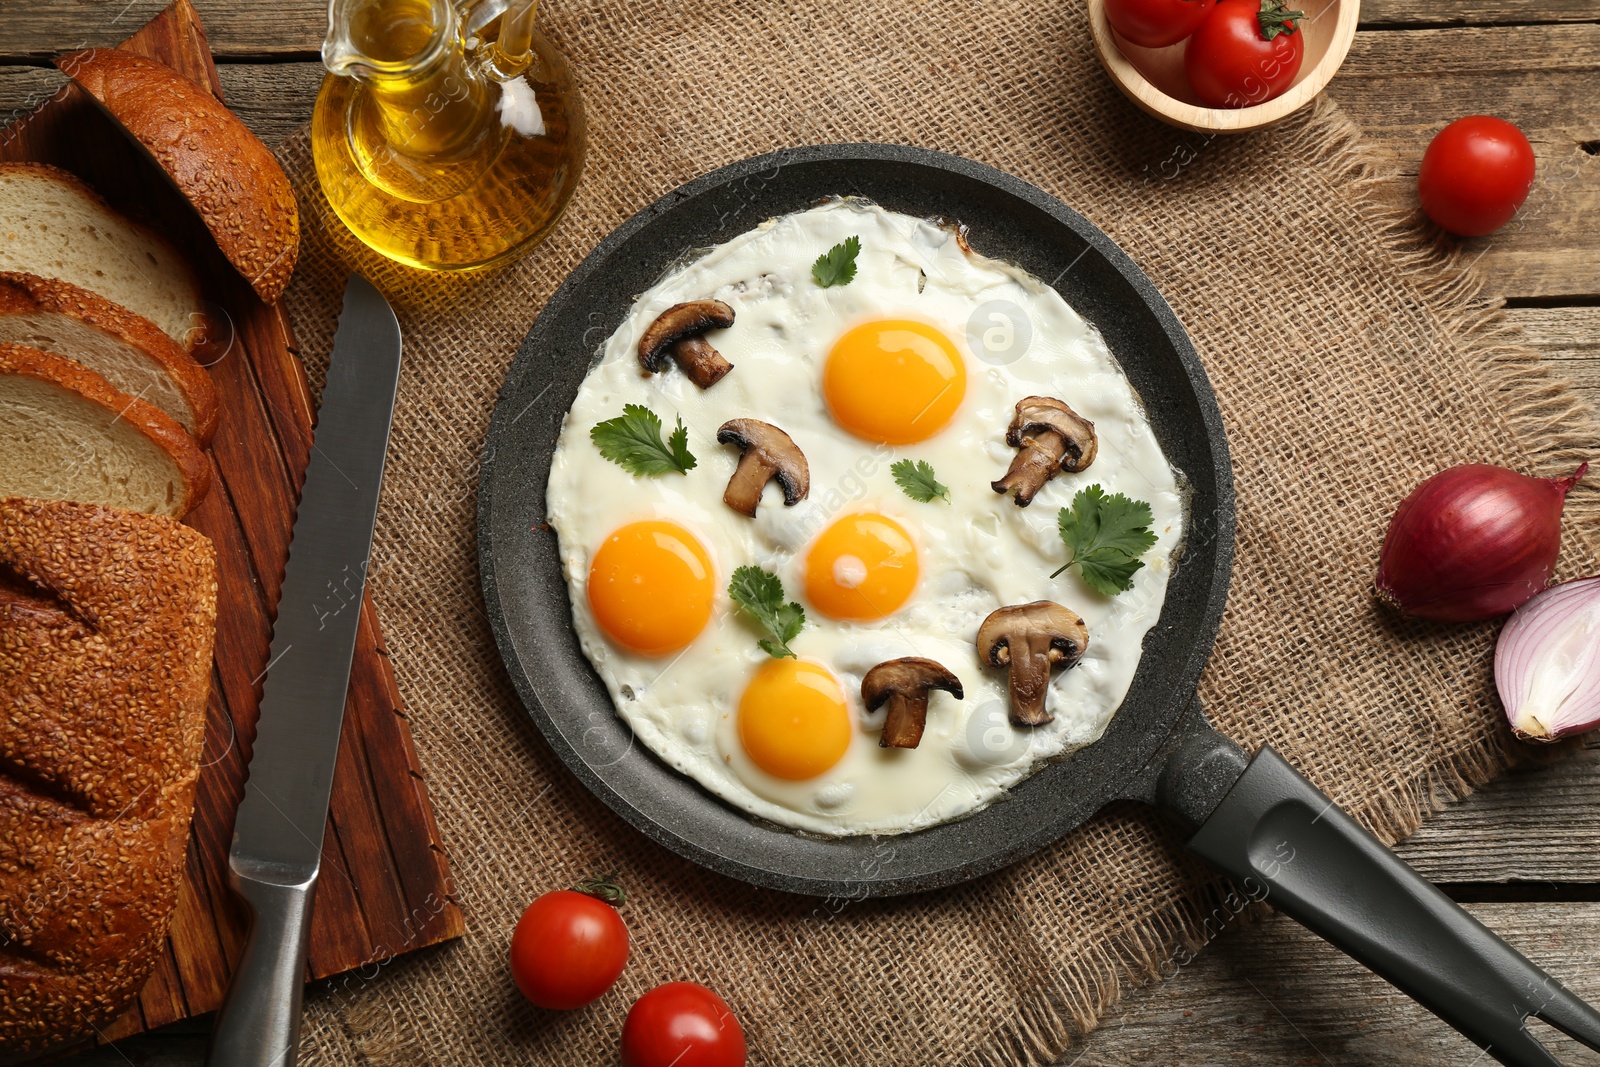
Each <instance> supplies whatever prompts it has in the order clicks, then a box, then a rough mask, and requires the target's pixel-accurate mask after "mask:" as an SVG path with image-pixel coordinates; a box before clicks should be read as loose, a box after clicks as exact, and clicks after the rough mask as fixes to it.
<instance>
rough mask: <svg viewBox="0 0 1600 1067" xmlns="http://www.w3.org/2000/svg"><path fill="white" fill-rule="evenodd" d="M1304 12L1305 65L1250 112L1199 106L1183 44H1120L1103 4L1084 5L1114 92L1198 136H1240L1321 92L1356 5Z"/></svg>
mask: <svg viewBox="0 0 1600 1067" xmlns="http://www.w3.org/2000/svg"><path fill="white" fill-rule="evenodd" d="M1287 6H1288V7H1290V8H1293V9H1295V10H1299V11H1304V12H1305V13H1306V17H1305V19H1304V20H1302V22H1301V24H1300V32H1301V33H1303V34H1305V37H1306V41H1305V60H1304V61H1303V62H1302V63H1301V66H1300V73H1299V74H1298V75H1296V77H1295V80H1294V83H1293V84H1292V85H1290V86H1289V90H1288V92H1286V93H1284V94H1283V95H1282V96H1279V97H1274V98H1273V99H1271V100H1268V101H1265V102H1264V103H1260V104H1253V105H1251V106H1250V107H1240V108H1217V107H1203V106H1202V105H1201V104H1200V102H1199V100H1198V99H1197V98H1196V97H1195V95H1194V92H1193V90H1191V89H1190V88H1189V79H1188V78H1187V77H1186V76H1185V75H1184V73H1183V49H1184V46H1185V45H1187V44H1188V42H1187V41H1179V42H1178V43H1177V44H1175V45H1171V46H1169V47H1167V48H1140V47H1139V46H1138V45H1136V44H1129V43H1128V42H1127V41H1125V40H1123V39H1122V37H1121V36H1120V35H1119V34H1118V33H1117V31H1115V30H1113V29H1112V28H1111V23H1110V22H1109V21H1108V20H1107V19H1106V6H1105V0H1089V27H1090V29H1091V31H1092V32H1093V34H1094V48H1095V51H1096V52H1098V53H1099V55H1100V63H1101V64H1102V65H1103V66H1104V67H1105V68H1106V73H1108V74H1110V75H1111V80H1112V81H1114V82H1116V83H1117V88H1119V89H1121V90H1122V92H1123V94H1124V95H1126V96H1127V98H1128V99H1129V100H1132V101H1133V102H1134V103H1135V104H1138V105H1139V106H1140V107H1141V108H1143V109H1144V110H1145V111H1147V112H1149V113H1150V114H1152V115H1154V116H1155V117H1156V118H1158V119H1160V120H1161V121H1163V122H1166V123H1170V124H1171V125H1173V126H1181V127H1183V128H1184V129H1186V130H1195V131H1197V132H1200V133H1243V132H1245V131H1246V130H1257V129H1260V128H1261V127H1263V126H1270V125H1272V124H1273V123H1274V122H1278V121H1281V120H1282V119H1284V118H1286V117H1288V116H1289V115H1290V114H1292V113H1293V112H1294V111H1296V110H1298V109H1299V108H1301V107H1303V106H1304V105H1305V104H1307V103H1309V102H1310V100H1311V98H1312V97H1314V96H1316V95H1317V94H1318V93H1320V92H1322V90H1323V87H1324V86H1326V85H1327V84H1328V82H1329V80H1330V79H1332V78H1333V75H1334V72H1336V71H1337V70H1338V69H1339V64H1341V63H1343V62H1344V57H1345V54H1346V53H1348V52H1349V51H1350V42H1351V41H1353V40H1355V36H1356V21H1357V19H1358V18H1359V17H1360V15H1361V0H1296V2H1294V3H1290V4H1288V5H1287Z"/></svg>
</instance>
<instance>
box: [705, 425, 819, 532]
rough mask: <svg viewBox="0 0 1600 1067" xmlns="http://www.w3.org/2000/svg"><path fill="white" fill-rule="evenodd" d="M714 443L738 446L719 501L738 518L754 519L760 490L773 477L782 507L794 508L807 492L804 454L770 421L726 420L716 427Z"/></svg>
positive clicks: (808, 483) (808, 478) (808, 476)
mask: <svg viewBox="0 0 1600 1067" xmlns="http://www.w3.org/2000/svg"><path fill="white" fill-rule="evenodd" d="M717 443H718V444H724V445H738V446H739V451H740V453H741V454H740V456H739V466H737V467H736V468H734V471H733V477H732V478H729V479H728V488H727V489H726V490H725V491H724V492H723V494H722V502H723V503H724V504H727V505H728V506H729V507H730V508H732V509H733V510H734V511H737V512H739V513H740V514H741V515H749V516H751V517H754V516H755V513H756V505H758V504H760V503H761V490H763V489H765V488H766V487H767V483H768V482H770V481H771V480H772V479H774V478H776V479H778V485H779V487H780V488H782V489H783V503H784V506H785V507H791V508H792V507H794V506H795V505H796V504H798V503H800V501H802V500H804V499H805V498H806V494H807V493H809V492H811V468H810V467H808V466H807V465H806V454H805V453H804V452H802V451H800V446H799V445H796V444H795V443H794V441H792V440H791V439H790V438H789V435H788V434H786V433H784V432H783V431H782V430H780V429H778V428H777V427H776V426H774V425H772V424H771V423H770V422H760V421H758V420H756V419H729V420H728V421H727V422H725V423H723V424H722V425H721V426H719V427H718V428H717Z"/></svg>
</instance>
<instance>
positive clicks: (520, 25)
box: [311, 0, 585, 270]
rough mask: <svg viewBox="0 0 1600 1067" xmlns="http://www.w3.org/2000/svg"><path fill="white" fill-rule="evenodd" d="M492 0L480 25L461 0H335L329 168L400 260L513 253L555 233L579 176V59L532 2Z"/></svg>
mask: <svg viewBox="0 0 1600 1067" xmlns="http://www.w3.org/2000/svg"><path fill="white" fill-rule="evenodd" d="M494 2H495V0H483V2H482V3H480V5H479V7H478V9H477V11H476V13H475V14H476V15H477V16H480V17H481V16H482V15H484V14H485V13H488V14H490V15H491V16H492V17H491V18H489V19H488V20H487V21H486V22H485V24H484V25H482V26H481V27H478V28H477V29H476V30H473V31H471V32H470V33H469V31H468V30H467V29H466V26H467V20H466V19H465V18H463V13H462V12H461V11H459V10H458V9H457V8H456V7H455V5H454V4H453V3H452V2H451V0H333V3H332V4H331V6H330V11H329V24H330V25H329V32H328V38H327V40H326V41H325V42H324V43H323V46H322V58H323V62H324V64H325V65H326V66H327V68H328V76H327V78H326V79H324V81H323V83H322V90H321V92H320V93H319V95H318V96H317V103H316V108H315V110H314V111H313V113H312V120H311V149H312V156H313V158H314V160H315V163H316V170H317V179H318V181H319V182H320V183H321V185H322V189H323V192H324V194H325V195H326V196H327V198H328V202H329V204H330V205H331V206H332V207H333V210H334V212H335V213H336V214H338V216H339V218H340V219H342V220H343V221H344V223H345V225H347V226H348V227H349V228H350V229H351V231H352V232H354V233H355V234H356V236H357V237H359V238H360V239H361V240H362V241H363V242H365V243H366V244H367V245H369V246H371V247H372V248H374V249H375V250H377V251H378V252H381V253H383V254H384V255H386V256H388V257H390V258H391V259H395V260H398V261H400V262H402V263H406V264H409V265H411V266H414V267H423V268H427V269H430V270H473V269H477V268H482V267H489V266H494V265H496V264H500V263H504V262H506V261H508V260H510V259H512V258H514V257H516V256H518V255H520V254H522V253H524V252H526V251H528V250H529V249H530V248H532V247H533V246H534V245H535V244H536V243H537V242H538V241H539V240H540V239H541V238H542V237H543V236H544V235H545V234H546V233H547V232H548V231H549V229H550V227H551V226H553V225H554V224H555V222H556V220H557V219H558V218H559V217H560V216H561V211H562V209H563V208H565V207H566V204H567V201H568V200H569V199H570V198H571V196H572V191H573V189H574V187H575V186H576V185H577V182H578V176H579V174H580V172H581V171H582V169H583V155H584V135H585V127H584V117H583V101H582V99H581V98H580V97H579V95H578V91H577V87H576V86H575V85H574V84H573V81H572V74H571V71H570V70H569V69H568V67H567V64H566V61H565V60H564V59H563V58H562V57H561V55H560V54H559V53H557V52H556V51H555V50H554V49H553V48H551V47H550V45H549V44H548V42H546V41H545V40H544V39H543V37H541V36H540V35H539V34H538V33H537V32H535V31H534V30H533V27H532V21H533V19H532V15H533V12H532V5H531V3H530V2H528V0H520V6H518V4H519V0H512V3H513V8H512V9H511V10H507V11H506V12H504V13H503V14H501V13H499V12H496V11H494V10H493V9H492V8H491V9H488V10H487V12H486V5H487V4H491V3H494ZM468 14H469V15H470V14H473V13H472V12H469V13H468ZM508 38H510V40H508Z"/></svg>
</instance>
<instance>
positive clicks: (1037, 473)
mask: <svg viewBox="0 0 1600 1067" xmlns="http://www.w3.org/2000/svg"><path fill="white" fill-rule="evenodd" d="M1006 444H1008V445H1010V446H1011V447H1012V448H1017V449H1021V451H1019V452H1018V453H1017V455H1016V458H1015V459H1013V460H1012V461H1011V469H1010V470H1008V471H1006V476H1005V477H1004V478H1001V479H1000V480H999V481H998V482H992V483H990V484H991V486H992V487H993V488H994V491H995V492H997V493H1012V494H1014V495H1013V497H1012V499H1013V500H1015V501H1016V503H1017V506H1018V507H1023V508H1025V507H1027V506H1028V505H1029V504H1031V503H1033V495H1034V494H1035V493H1037V492H1038V491H1039V490H1040V489H1042V488H1043V487H1044V483H1045V482H1048V481H1049V480H1050V479H1051V478H1054V477H1055V476H1056V472H1057V471H1067V472H1068V473H1072V474H1076V473H1077V472H1078V471H1081V470H1083V469H1084V468H1085V467H1087V466H1088V465H1089V464H1091V463H1093V462H1094V457H1095V453H1096V452H1098V451H1099V450H1100V441H1099V439H1098V438H1097V437H1095V434H1094V423H1092V422H1090V421H1089V420H1088V419H1086V418H1084V417H1083V416H1082V415H1079V414H1078V413H1077V412H1076V411H1073V410H1072V409H1071V408H1069V407H1067V405H1066V404H1063V403H1062V402H1061V401H1059V400H1057V399H1055V398H1054V397H1050V396H1028V397H1023V398H1022V399H1021V400H1019V401H1017V412H1016V414H1015V415H1013V416H1012V418H1011V425H1010V427H1008V428H1007V429H1006Z"/></svg>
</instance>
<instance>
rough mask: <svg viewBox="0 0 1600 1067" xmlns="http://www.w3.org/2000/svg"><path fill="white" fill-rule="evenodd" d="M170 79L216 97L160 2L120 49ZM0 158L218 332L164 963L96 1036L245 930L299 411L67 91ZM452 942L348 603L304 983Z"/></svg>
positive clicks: (216, 956)
mask: <svg viewBox="0 0 1600 1067" xmlns="http://www.w3.org/2000/svg"><path fill="white" fill-rule="evenodd" d="M120 47H122V48H125V49H127V50H128V51H130V52H136V53H138V54H140V55H145V56H149V57H151V58H153V59H157V60H160V61H161V62H163V63H166V64H167V65H169V66H171V67H174V68H175V69H177V70H179V71H181V72H182V73H183V74H185V75H187V76H188V77H190V78H192V79H194V80H195V81H196V82H198V83H200V84H201V85H202V86H205V87H206V88H208V89H209V90H210V91H211V93H212V94H213V95H215V96H216V97H217V98H218V99H221V98H222V88H221V85H220V83H219V82H218V80H217V71H216V67H215V66H214V65H213V63H212V60H211V51H210V49H209V48H208V47H207V45H206V38H205V31H204V30H203V29H202V28H201V26H200V21H199V18H198V16H197V15H196V14H195V11H194V8H193V7H191V6H190V4H189V0H175V2H174V3H173V4H172V6H170V7H168V8H167V9H166V10H165V11H163V12H162V13H161V14H160V15H158V16H157V17H156V18H154V19H153V20H151V22H150V23H149V24H148V25H146V26H145V27H144V28H143V29H141V30H140V31H139V32H138V33H136V34H134V35H133V36H132V37H130V38H129V39H128V40H127V41H125V42H123V44H122V45H121V46H120ZM0 159H4V160H10V161H15V160H33V161H37V162H45V163H53V164H56V165H57V166H61V167H64V168H66V169H68V170H71V171H73V172H75V173H77V174H78V175H79V176H81V177H82V178H84V179H85V180H86V181H88V182H89V183H90V184H91V185H93V186H94V187H95V188H96V189H98V190H99V191H100V192H101V194H102V195H104V196H105V197H106V199H108V200H110V201H111V202H112V203H113V204H114V205H116V206H117V207H119V208H121V209H122V210H123V211H124V212H126V213H127V214H129V215H132V216H134V217H135V218H140V219H142V220H144V221H147V222H149V223H151V224H152V225H155V226H156V227H157V228H158V229H161V230H163V231H164V232H166V233H167V235H168V236H169V237H171V238H172V239H173V240H174V242H175V243H176V244H177V245H178V246H179V247H180V248H182V249H185V250H186V251H188V252H189V253H190V254H191V256H192V257H193V259H194V261H195V265H196V267H197V268H198V271H199V273H200V275H201V277H203V278H206V279H207V283H206V284H207V285H208V286H209V289H210V291H209V292H208V293H207V294H206V296H207V299H208V300H209V301H210V302H211V303H212V304H213V305H214V309H213V310H214V311H215V310H220V311H222V312H224V313H225V315H223V316H218V318H219V319H220V320H224V321H226V322H227V323H228V324H230V325H229V326H228V327H225V328H222V329H219V330H217V331H216V332H215V335H214V336H213V337H211V338H208V344H207V347H206V349H205V350H204V353H205V355H204V358H205V361H206V362H207V363H209V365H210V372H211V376H212V379H213V381H215V383H216V385H217V389H218V391H219V393H220V394H221V399H222V422H221V426H220V428H219V429H218V431H217V434H216V437H215V439H214V441H213V442H212V445H211V459H212V464H213V467H214V469H215V474H216V476H217V477H216V483H215V485H214V487H213V488H212V490H211V493H210V495H209V496H207V497H206V499H205V501H204V502H203V503H202V504H201V505H200V507H199V508H197V509H196V510H195V511H194V512H193V513H192V514H191V515H190V516H189V517H188V519H187V521H188V523H189V524H190V525H191V526H193V527H195V528H196V529H198V530H200V531H201V532H202V533H204V534H206V535H207V536H208V537H210V538H211V540H212V542H213V543H214V544H215V545H216V548H217V565H218V595H217V644H216V662H215V664H214V668H213V672H212V686H211V699H210V703H209V705H208V708H207V723H206V748H205V756H204V763H205V766H204V769H203V771H202V773H201V775H200V784H199V791H198V796H197V799H196V801H195V813H194V829H193V833H192V834H191V836H190V839H189V853H188V859H187V869H186V872H185V878H184V884H183V890H182V893H181V894H180V896H179V901H178V910H177V915H176V917H175V918H174V920H173V924H172V932H171V934H170V935H169V937H168V942H167V951H166V954H165V956H164V957H163V959H162V962H161V964H160V966H159V967H158V968H157V969H156V972H155V974H154V975H153V976H152V977H151V979H150V981H149V983H148V984H147V985H146V986H145V988H144V991H143V992H142V993H141V994H140V997H139V1000H138V1003H137V1004H135V1005H134V1006H133V1007H132V1008H130V1009H129V1010H128V1011H127V1012H126V1013H125V1014H123V1015H122V1016H121V1017H120V1018H119V1019H117V1020H116V1021H115V1022H114V1023H113V1024H112V1025H111V1026H109V1027H107V1028H105V1029H104V1030H103V1031H102V1033H101V1039H102V1040H104V1041H113V1040H115V1039H117V1038H119V1037H124V1036H127V1035H129V1034H133V1033H138V1032H140V1031H142V1030H148V1029H152V1028H154V1027H158V1026H163V1025H165V1024H167V1023H171V1022H176V1021H177V1020H179V1019H185V1018H188V1017H190V1016H193V1015H198V1014H202V1013H204V1012H209V1011H212V1010H213V1009H215V1008H216V1007H217V1006H218V1004H220V1003H221V1000H222V996H223V993H224V992H225V991H226V989H227V984H228V976H229V973H230V971H231V967H232V962H233V961H234V960H235V959H236V958H237V956H238V953H239V949H240V947H241V945H242V943H243V937H244V932H245V925H244V917H243V914H242V912H241V910H240V907H239V905H238V903H237V901H236V900H235V899H234V898H233V896H232V894H231V893H230V892H229V890H228V887H227V855H228V847H229V844H230V841H231V838H232V834H233V817H234V812H235V810H236V809H237V807H238V804H239V799H240V797H241V796H242V795H243V790H244V779H245V767H246V762H247V760H248V757H249V751H250V743H251V739H252V738H253V737H254V735H255V723H256V714H257V701H258V700H259V699H260V696H261V685H260V682H261V676H262V674H263V673H264V671H265V668H266V662H267V646H268V644H269V642H270V639H271V633H272V618H273V614H274V612H275V610H276V605H277V602H278V593H279V587H280V583H281V582H282V579H283V567H284V561H285V559H287V556H288V547H289V536H290V529H291V526H292V525H293V521H294V510H295V506H296V501H297V499H298V496H299V489H300V483H301V479H302V477H303V475H304V472H305V466H306V460H307V458H308V455H309V449H310V444H311V427H312V424H313V410H314V405H313V402H312V399H311V394H310V390H309V388H308V386H307V383H306V376H305V370H304V368H303V367H302V366H301V364H300V359H299V357H298V355H297V352H296V348H295V342H294V335H293V333H292V332H291V330H290V327H289V321H288V318H287V317H286V316H285V314H284V311H283V308H282V306H281V305H274V306H272V307H268V306H266V305H264V304H262V303H261V301H260V300H259V299H257V298H256V296H255V294H254V293H253V292H252V291H251V289H250V287H249V285H248V284H246V283H245V281H244V280H243V279H242V278H240V277H239V275H238V274H237V273H236V272H235V271H233V269H232V268H231V267H229V266H228V265H227V264H226V262H225V261H224V260H223V259H222V258H221V256H220V254H219V253H218V252H217V251H216V249H215V246H214V244H213V243H212V242H211V240H210V239H209V237H207V235H206V233H205V230H204V228H203V227H202V226H201V225H200V223H199V220H198V218H197V217H196V216H195V215H194V213H193V211H192V210H191V209H190V208H189V206H188V205H187V203H186V202H185V201H184V200H183V199H182V197H180V196H179V195H178V194H177V191H176V190H175V189H174V188H173V187H172V186H171V185H170V183H169V182H168V181H167V180H166V178H165V175H164V174H163V173H162V172H161V171H160V169H159V168H158V167H157V166H156V165H155V164H154V162H153V161H152V160H150V159H149V158H148V157H147V156H146V155H145V154H144V152H143V150H142V149H141V148H139V147H138V146H137V144H136V143H135V142H133V141H132V140H131V139H130V138H129V137H128V136H127V135H126V134H124V133H123V132H122V130H121V129H120V128H119V127H117V126H116V125H115V124H114V123H113V122H112V121H111V120H110V119H109V118H107V117H106V116H105V115H104V114H103V113H102V112H101V111H100V110H99V108H98V106H97V105H96V104H95V103H94V101H93V99H92V98H91V97H89V96H88V94H86V93H83V92H82V91H81V90H78V89H77V88H76V87H74V86H71V85H68V86H67V87H65V88H64V89H62V90H61V91H60V92H59V93H57V94H56V95H55V96H53V97H51V98H50V99H49V100H47V101H46V102H45V103H43V104H42V105H40V107H39V108H38V109H37V110H35V111H34V112H32V113H31V114H29V115H27V116H25V117H23V118H22V119H20V120H18V121H17V122H16V123H14V124H13V125H12V126H11V127H10V128H8V129H6V130H4V131H0ZM462 930H463V923H462V915H461V910H460V907H459V906H458V903H457V901H456V898H455V895H454V887H453V885H452V883H451V880H450V873H449V868H448V865H447V863H446V859H445V854H444V850H443V849H442V848H441V847H440V845H439V841H438V831H437V829H436V828H435V826H434V820H433V813H432V809H431V808H430V806H429V803H428V795H427V786H426V784H425V780H424V777H423V774H422V771H421V769H420V768H419V767H418V765H417V756H416V751H415V749H414V748H413V747H412V743H411V733H410V730H409V728H408V727H407V725H406V720H405V716H404V713H403V712H402V711H401V707H400V695H399V693H398V691H397V690H396V688H395V681H394V672H393V670H392V669H391V667H390V664H389V659H388V655H387V653H386V652H385V650H384V646H383V635H382V632H381V631H380V630H379V628H378V619H377V615H376V613H375V612H374V610H373V607H372V602H371V601H370V600H366V601H364V602H363V603H362V606H361V628H360V633H359V636H358V637H357V644H356V653H355V664H354V666H353V668H352V669H351V675H350V695H349V699H348V701H347V703H346V705H345V720H344V735H343V742H342V745H341V747H340V750H339V763H338V769H337V772H336V774H335V776H334V780H333V799H332V804H331V807H330V810H329V813H328V832H327V838H326V841H325V842H324V844H323V851H322V877H321V880H320V882H319V884H318V888H317V895H316V901H315V905H314V907H313V910H312V932H311V951H310V958H309V961H308V972H309V973H308V974H307V978H308V980H310V979H319V978H326V977H330V976H332V975H337V974H340V973H342V972H345V971H351V970H355V969H356V968H359V967H363V966H366V965H368V964H373V963H378V962H381V961H384V960H388V959H390V958H391V957H393V956H395V955H398V954H399V953H402V952H408V951H411V950H413V949H417V948H421V947H423V946H425V945H432V944H436V943H438V942H440V941H445V940H448V939H450V938H454V937H458V936H460V935H461V933H462Z"/></svg>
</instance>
